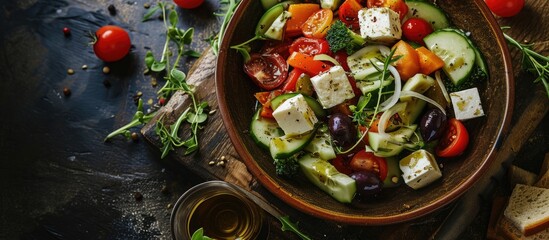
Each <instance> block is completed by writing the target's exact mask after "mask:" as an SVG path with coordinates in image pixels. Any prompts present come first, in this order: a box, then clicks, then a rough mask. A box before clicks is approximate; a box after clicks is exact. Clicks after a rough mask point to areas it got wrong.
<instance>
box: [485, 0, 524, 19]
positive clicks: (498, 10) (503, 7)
mask: <svg viewBox="0 0 549 240" xmlns="http://www.w3.org/2000/svg"><path fill="white" fill-rule="evenodd" d="M485 2H486V5H488V8H490V11H492V12H493V13H494V14H496V15H498V16H500V17H512V16H515V15H517V14H518V13H519V12H520V10H522V8H523V7H524V0H485Z"/></svg>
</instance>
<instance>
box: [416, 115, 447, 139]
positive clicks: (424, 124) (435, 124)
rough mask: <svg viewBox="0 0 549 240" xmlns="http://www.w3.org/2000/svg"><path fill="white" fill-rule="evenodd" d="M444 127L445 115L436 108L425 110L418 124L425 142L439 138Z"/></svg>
mask: <svg viewBox="0 0 549 240" xmlns="http://www.w3.org/2000/svg"><path fill="white" fill-rule="evenodd" d="M445 128H446V115H445V114H444V113H442V111H441V110H440V109H438V108H433V109H429V110H427V112H426V113H425V114H424V115H423V117H422V118H421V122H420V124H419V131H420V132H421V136H422V137H423V140H425V141H426V142H429V141H431V140H435V139H438V138H440V136H442V133H444V129H445Z"/></svg>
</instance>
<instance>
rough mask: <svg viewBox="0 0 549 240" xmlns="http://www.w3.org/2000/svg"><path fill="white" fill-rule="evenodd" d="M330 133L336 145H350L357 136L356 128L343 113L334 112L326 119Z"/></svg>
mask: <svg viewBox="0 0 549 240" xmlns="http://www.w3.org/2000/svg"><path fill="white" fill-rule="evenodd" d="M328 129H329V130H330V135H331V136H332V139H333V141H334V144H336V145H337V146H340V147H343V148H348V147H351V146H352V145H353V144H354V143H355V142H356V138H357V130H356V128H355V125H354V124H353V121H352V120H351V118H350V117H349V116H347V115H345V114H343V113H335V114H332V115H331V116H330V119H329V120H328Z"/></svg>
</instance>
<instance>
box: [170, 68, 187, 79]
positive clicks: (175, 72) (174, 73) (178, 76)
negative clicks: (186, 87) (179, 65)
mask: <svg viewBox="0 0 549 240" xmlns="http://www.w3.org/2000/svg"><path fill="white" fill-rule="evenodd" d="M170 76H171V77H172V78H173V79H175V80H176V81H178V82H185V78H186V77H187V76H186V75H185V73H184V72H182V71H180V70H179V69H176V68H174V69H172V72H171V73H170Z"/></svg>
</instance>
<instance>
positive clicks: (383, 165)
mask: <svg viewBox="0 0 549 240" xmlns="http://www.w3.org/2000/svg"><path fill="white" fill-rule="evenodd" d="M349 167H350V168H351V169H352V170H353V171H356V172H358V171H373V172H375V173H377V174H378V175H379V179H381V181H383V180H385V178H387V160H386V159H385V158H382V157H378V156H376V155H374V154H373V153H371V152H366V151H365V150H360V151H359V152H357V153H356V154H355V155H354V156H353V158H352V159H351V161H350V162H349Z"/></svg>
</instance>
